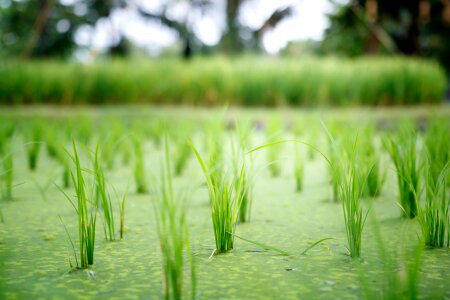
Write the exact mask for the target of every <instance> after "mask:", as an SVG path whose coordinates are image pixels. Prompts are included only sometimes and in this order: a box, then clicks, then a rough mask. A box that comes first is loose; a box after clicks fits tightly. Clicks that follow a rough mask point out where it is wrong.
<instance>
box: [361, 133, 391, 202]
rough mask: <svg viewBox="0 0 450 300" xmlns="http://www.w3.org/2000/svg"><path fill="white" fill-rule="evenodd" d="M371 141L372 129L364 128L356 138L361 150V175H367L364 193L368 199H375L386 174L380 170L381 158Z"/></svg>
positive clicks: (372, 137)
mask: <svg viewBox="0 0 450 300" xmlns="http://www.w3.org/2000/svg"><path fill="white" fill-rule="evenodd" d="M373 139H374V136H373V127H365V129H364V130H363V132H362V134H361V135H359V138H358V141H359V145H360V149H361V151H360V159H359V160H360V161H359V163H360V166H361V169H362V171H363V173H364V174H368V175H367V182H366V183H365V186H366V189H365V190H364V193H365V194H367V195H369V196H370V197H376V196H378V195H379V194H380V192H381V189H382V188H383V184H384V181H385V179H386V173H385V172H382V171H381V169H380V166H381V157H380V154H379V153H378V151H377V148H376V147H375V145H374V143H373Z"/></svg>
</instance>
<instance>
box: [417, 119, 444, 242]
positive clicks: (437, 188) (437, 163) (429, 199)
mask: <svg viewBox="0 0 450 300" xmlns="http://www.w3.org/2000/svg"><path fill="white" fill-rule="evenodd" d="M424 141H425V146H426V147H425V148H426V150H425V151H426V155H425V156H426V159H425V170H424V174H425V179H424V181H425V204H424V205H423V207H419V222H420V224H421V228H422V233H423V237H424V239H425V244H426V245H427V246H431V247H445V246H446V247H449V245H450V214H449V210H450V197H449V195H448V193H447V184H448V181H447V180H446V179H447V178H448V177H449V176H448V169H449V166H450V128H449V126H448V124H447V123H446V122H443V120H434V122H431V124H430V126H429V128H428V130H427V133H426V135H425V139H424Z"/></svg>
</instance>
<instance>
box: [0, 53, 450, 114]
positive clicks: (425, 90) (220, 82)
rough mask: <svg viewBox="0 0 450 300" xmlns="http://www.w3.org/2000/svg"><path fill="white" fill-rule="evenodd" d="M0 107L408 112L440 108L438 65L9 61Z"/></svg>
mask: <svg viewBox="0 0 450 300" xmlns="http://www.w3.org/2000/svg"><path fill="white" fill-rule="evenodd" d="M0 78H1V80H0V104H28V103H33V104H37V103H51V104H115V103H156V104H189V105H221V104H233V105H243V106H263V105H271V106H273V105H293V106H318V105H332V106H341V105H404V104H409V105H414V104H421V103H439V102H441V101H442V100H443V97H444V91H445V87H446V77H445V72H444V71H443V69H442V68H441V67H440V66H439V65H438V64H436V63H434V62H432V61H426V60H418V59H411V58H404V57H390V58H387V57H386V58H382V57H381V58H379V57H378V58H375V57H373V58H360V59H355V60H350V59H337V58H305V59H270V58H255V57H247V58H240V59H235V60H232V59H226V58H220V57H219V58H198V59H195V60H192V61H182V60H176V59H160V60H145V61H123V60H122V61H121V60H117V61H104V62H98V63H93V64H78V63H74V62H72V63H68V62H61V61H34V62H21V61H11V62H2V64H0Z"/></svg>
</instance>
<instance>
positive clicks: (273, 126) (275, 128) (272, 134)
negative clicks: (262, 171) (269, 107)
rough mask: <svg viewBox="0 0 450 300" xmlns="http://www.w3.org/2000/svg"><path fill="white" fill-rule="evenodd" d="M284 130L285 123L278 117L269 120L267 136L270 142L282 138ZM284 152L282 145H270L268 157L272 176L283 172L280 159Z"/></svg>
mask: <svg viewBox="0 0 450 300" xmlns="http://www.w3.org/2000/svg"><path fill="white" fill-rule="evenodd" d="M282 131H283V125H282V122H281V120H280V119H279V118H278V117H275V116H272V117H271V118H270V119H269V121H268V122H267V137H268V140H269V141H270V142H275V141H277V140H280V138H281V135H282ZM281 152H282V148H281V145H279V146H277V147H270V148H268V150H267V159H268V162H269V171H270V174H271V175H272V177H278V176H279V175H280V173H281V167H280V163H279V162H278V159H279V157H280V155H281V154H280V153H281Z"/></svg>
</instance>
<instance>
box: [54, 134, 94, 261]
mask: <svg viewBox="0 0 450 300" xmlns="http://www.w3.org/2000/svg"><path fill="white" fill-rule="evenodd" d="M72 147H73V155H71V154H69V153H68V155H69V156H70V158H71V160H72V161H73V163H74V165H75V173H74V172H71V178H72V183H73V186H74V190H75V194H76V198H77V202H76V204H75V203H74V202H73V201H72V199H71V198H70V197H69V196H68V195H67V194H66V193H65V192H64V191H63V190H62V189H60V191H61V192H62V193H63V194H64V195H65V197H66V198H67V200H68V201H69V202H70V203H71V204H72V207H73V208H74V209H75V211H76V213H77V216H78V240H79V249H80V253H79V255H80V265H79V266H78V260H77V268H81V269H86V268H88V267H89V266H90V265H93V264H94V250H95V247H94V246H95V225H96V221H97V211H96V209H95V207H93V204H92V203H91V200H90V199H89V198H88V191H87V186H86V179H85V175H84V172H86V170H85V169H84V168H82V167H81V162H80V159H79V156H78V152H77V147H76V145H75V142H74V141H73V142H72ZM89 204H90V205H89Z"/></svg>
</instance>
